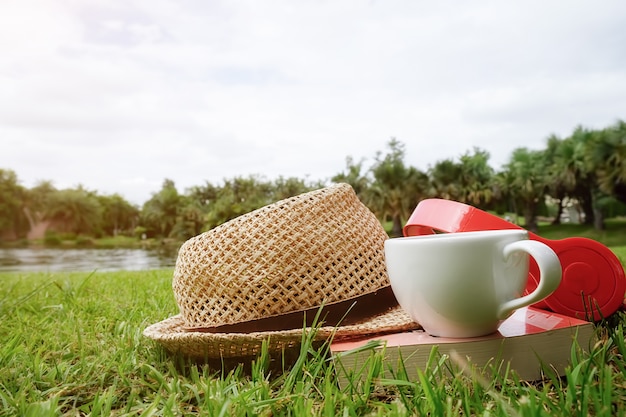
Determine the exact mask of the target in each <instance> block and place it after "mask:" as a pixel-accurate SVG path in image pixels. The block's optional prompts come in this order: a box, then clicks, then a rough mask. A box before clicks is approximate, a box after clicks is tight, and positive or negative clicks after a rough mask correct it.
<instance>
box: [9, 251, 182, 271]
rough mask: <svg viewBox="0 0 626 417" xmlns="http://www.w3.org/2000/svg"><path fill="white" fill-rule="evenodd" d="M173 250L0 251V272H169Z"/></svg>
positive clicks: (172, 262)
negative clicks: (164, 270) (158, 270)
mask: <svg viewBox="0 0 626 417" xmlns="http://www.w3.org/2000/svg"><path fill="white" fill-rule="evenodd" d="M175 262H176V250H169V251H168V250H147V249H57V248H4V249H0V272H1V271H17V272H36V271H41V272H48V271H89V272H91V271H96V270H97V271H121V270H124V271H136V270H146V269H159V268H170V267H173V266H174V263H175Z"/></svg>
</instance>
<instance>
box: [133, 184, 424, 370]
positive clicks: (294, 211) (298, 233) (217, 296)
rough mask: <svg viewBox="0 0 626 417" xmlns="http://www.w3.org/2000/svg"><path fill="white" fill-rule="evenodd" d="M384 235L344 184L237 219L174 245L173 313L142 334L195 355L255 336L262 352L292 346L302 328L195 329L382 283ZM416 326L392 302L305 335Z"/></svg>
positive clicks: (240, 346)
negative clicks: (373, 313) (376, 311)
mask: <svg viewBox="0 0 626 417" xmlns="http://www.w3.org/2000/svg"><path fill="white" fill-rule="evenodd" d="M386 239H387V234H386V233H385V231H384V229H383V228H382V226H381V225H380V222H379V221H378V219H377V218H376V216H374V214H373V213H372V212H371V211H370V210H369V209H368V208H367V207H366V206H365V205H363V204H362V203H361V202H360V201H359V199H358V197H357V196H356V194H355V193H354V191H353V190H352V187H350V186H349V185H347V184H338V185H333V186H330V187H327V188H323V189H321V190H317V191H312V192H309V193H305V194H301V195H299V196H296V197H293V198H289V199H286V200H282V201H279V202H277V203H274V204H271V205H268V206H266V207H263V208H261V209H258V210H256V211H253V212H251V213H248V214H245V215H242V216H240V217H238V218H236V219H234V220H231V221H229V222H227V223H224V224H223V225H221V226H218V227H216V228H214V229H212V230H210V231H208V232H206V233H203V234H201V235H198V236H196V237H194V238H192V239H190V240H188V241H187V242H185V243H184V244H183V245H182V246H181V249H180V251H179V254H178V259H177V261H176V267H175V270H174V279H173V290H174V296H175V298H176V301H177V303H178V306H179V309H180V314H178V315H176V316H174V317H170V318H169V319H166V320H163V321H161V322H159V323H156V324H153V325H151V326H149V327H148V328H146V329H145V330H144V335H145V336H147V337H149V338H151V339H154V340H156V341H158V342H159V343H161V344H162V345H163V346H164V347H165V348H166V349H167V350H169V351H171V352H174V353H182V354H185V355H189V356H193V357H198V358H241V357H249V356H253V355H256V354H258V353H259V352H260V350H261V347H262V344H263V342H266V343H267V346H268V349H269V351H270V352H279V351H281V350H285V349H288V348H291V347H294V346H297V345H299V344H300V342H301V340H302V337H303V328H302V327H299V328H293V329H281V330H275V331H266V332H259V331H257V332H248V333H225V332H216V331H203V330H206V329H207V328H213V327H218V326H222V325H229V324H237V323H242V322H249V321H253V320H257V319H265V318H269V317H277V316H280V315H282V314H286V313H292V312H300V311H306V310H309V309H312V308H319V307H320V306H321V305H329V304H332V303H335V302H341V301H346V300H352V299H355V298H358V297H360V296H363V295H365V294H370V293H374V292H377V291H378V290H380V289H382V288H387V287H388V286H389V280H388V277H387V270H386V266H385V260H384V242H385V240H386ZM379 310H380V309H379ZM418 327H419V325H418V324H417V323H415V322H413V321H412V320H411V318H410V317H409V316H408V315H407V314H406V313H405V312H404V311H402V310H401V309H400V308H399V307H397V306H396V307H394V308H390V309H388V310H386V311H384V312H382V313H379V314H378V315H376V316H374V317H369V318H363V319H361V321H359V322H357V323H351V324H349V325H343V326H342V325H338V326H335V327H331V326H326V327H320V328H317V329H315V340H318V341H320V340H325V339H327V338H328V337H330V336H331V335H334V338H335V339H342V338H343V339H345V338H351V337H352V338H354V337H359V336H362V335H367V334H377V333H386V332H393V331H406V330H410V329H415V328H418ZM194 329H196V331H194ZM309 330H310V329H307V331H309Z"/></svg>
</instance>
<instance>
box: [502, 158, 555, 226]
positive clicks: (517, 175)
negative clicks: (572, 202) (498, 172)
mask: <svg viewBox="0 0 626 417" xmlns="http://www.w3.org/2000/svg"><path fill="white" fill-rule="evenodd" d="M545 161H546V158H545V156H544V152H543V151H531V150H529V149H527V148H517V149H515V150H514V151H513V153H512V155H511V158H510V160H509V162H508V163H507V164H506V165H505V170H506V171H507V172H506V174H505V175H503V176H502V178H505V179H506V181H507V182H506V184H505V186H506V187H507V188H508V192H509V193H510V194H511V195H512V197H513V198H514V199H515V203H516V206H517V207H518V208H519V209H521V211H522V213H523V215H524V220H525V223H526V228H527V229H528V230H530V231H533V232H537V214H538V209H539V207H540V206H541V205H542V204H543V199H544V197H545V193H546V186H547V181H548V177H547V175H546V174H545V172H546V170H545Z"/></svg>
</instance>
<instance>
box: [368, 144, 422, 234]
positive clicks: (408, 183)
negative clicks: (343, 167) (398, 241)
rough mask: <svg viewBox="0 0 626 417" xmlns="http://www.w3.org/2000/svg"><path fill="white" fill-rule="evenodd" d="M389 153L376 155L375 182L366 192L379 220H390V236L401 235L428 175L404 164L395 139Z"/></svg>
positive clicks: (401, 146) (373, 173)
mask: <svg viewBox="0 0 626 417" xmlns="http://www.w3.org/2000/svg"><path fill="white" fill-rule="evenodd" d="M388 146H389V150H390V152H389V153H388V154H387V155H385V156H384V157H381V154H380V152H379V153H378V154H377V156H376V163H375V164H374V166H373V167H372V169H371V172H372V175H373V177H374V182H373V184H372V186H371V187H370V189H369V190H368V193H367V197H366V205H368V206H369V207H370V208H371V209H372V210H373V211H374V212H375V213H376V214H377V216H378V218H379V219H381V221H384V220H385V219H387V218H390V219H391V221H392V229H391V236H392V237H399V236H402V226H403V223H404V222H405V221H406V220H407V219H408V217H409V215H410V214H411V212H412V211H413V209H414V208H415V206H416V205H417V203H418V202H419V201H420V200H421V199H422V198H424V197H425V196H426V195H427V194H426V193H427V191H428V176H427V175H426V174H425V173H423V172H421V171H419V170H417V169H416V168H414V167H407V166H406V165H405V164H404V145H403V144H402V143H400V142H398V141H397V140H396V139H393V138H392V139H391V140H390V141H389V143H388Z"/></svg>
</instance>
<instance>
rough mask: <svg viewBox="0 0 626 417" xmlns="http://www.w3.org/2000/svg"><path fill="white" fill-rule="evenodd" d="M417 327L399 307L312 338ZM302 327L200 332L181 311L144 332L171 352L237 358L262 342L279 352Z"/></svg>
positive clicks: (291, 343)
mask: <svg viewBox="0 0 626 417" xmlns="http://www.w3.org/2000/svg"><path fill="white" fill-rule="evenodd" d="M416 328H419V325H418V324H417V323H415V322H414V321H413V320H412V319H411V318H410V317H409V316H408V315H407V314H406V313H405V312H404V311H403V310H402V309H401V308H400V307H397V308H394V309H392V310H389V311H388V312H387V313H384V314H381V315H379V316H376V317H372V318H370V319H368V320H366V321H363V322H362V323H358V324H353V325H349V326H337V327H330V326H326V327H319V328H317V329H315V330H313V331H315V335H314V336H315V337H314V340H315V341H323V340H327V339H328V338H329V337H330V336H331V335H332V336H333V338H334V339H333V340H341V339H350V338H355V337H359V336H363V335H375V334H381V333H389V332H401V331H408V330H413V329H416ZM302 332H303V329H302V328H299V329H289V330H284V331H273V332H255V333H203V332H187V331H184V330H183V319H182V317H181V316H180V315H177V316H174V317H170V318H169V319H166V320H164V321H162V322H160V323H156V324H153V325H152V326H150V327H148V328H146V330H145V331H144V335H145V336H147V337H149V338H151V339H154V340H156V341H157V342H159V343H161V344H162V345H163V347H164V348H165V349H167V350H168V351H170V352H172V353H181V354H184V355H187V356H191V357H195V358H200V359H202V358H240V357H248V356H255V355H257V354H259V353H260V352H261V348H262V345H263V342H264V341H265V342H266V343H267V347H268V351H269V352H280V351H283V350H287V349H289V348H293V347H295V346H298V345H300V342H301V340H302V336H303V333H302Z"/></svg>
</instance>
